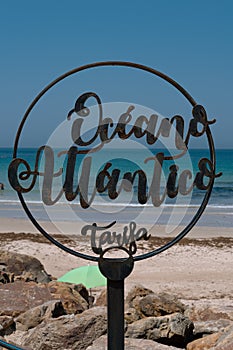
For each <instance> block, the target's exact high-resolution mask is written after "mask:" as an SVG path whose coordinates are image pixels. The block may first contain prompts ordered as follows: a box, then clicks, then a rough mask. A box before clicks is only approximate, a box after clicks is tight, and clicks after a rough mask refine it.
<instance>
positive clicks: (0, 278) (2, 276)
mask: <svg viewBox="0 0 233 350" xmlns="http://www.w3.org/2000/svg"><path fill="white" fill-rule="evenodd" d="M14 277H15V276H14V274H13V273H10V272H5V271H0V283H3V284H6V283H12V282H14V279H15V278H14Z"/></svg>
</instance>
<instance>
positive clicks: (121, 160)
mask: <svg viewBox="0 0 233 350" xmlns="http://www.w3.org/2000/svg"><path fill="white" fill-rule="evenodd" d="M157 152H158V150H157ZM12 153H13V150H12V149H11V148H1V149H0V182H1V183H3V184H4V190H1V191H0V209H1V210H0V217H15V218H25V213H24V211H23V209H22V207H21V204H20V202H19V199H18V196H17V193H16V192H15V190H14V189H13V188H12V187H11V185H10V183H9V181H8V166H9V164H10V162H11V160H12ZM189 155H190V159H191V165H192V167H193V172H194V173H196V172H197V171H198V161H199V159H200V158H204V157H207V158H209V151H208V150H203V149H193V150H190V151H189ZM35 156H36V149H33V148H24V149H19V151H18V157H22V158H23V159H25V160H26V161H27V162H28V163H29V164H30V166H31V168H33V167H34V164H35ZM145 157H146V155H144V158H143V153H142V150H135V149H127V150H124V149H121V150H120V151H119V150H118V151H116V150H111V149H108V150H107V151H106V152H105V153H104V154H103V153H101V152H100V155H99V156H92V157H90V159H91V172H90V178H89V187H88V196H91V194H92V193H93V189H94V184H95V180H96V174H98V173H99V172H100V171H101V170H103V168H104V166H105V164H106V163H107V162H109V161H110V162H111V164H112V169H120V170H121V172H122V174H125V173H126V172H127V171H128V172H134V171H136V170H138V169H139V168H138V167H140V165H138V164H136V163H138V162H137V160H138V159H140V158H142V159H145ZM80 159H81V161H83V157H82V156H81V157H80ZM216 159H217V162H216V163H217V166H216V172H222V176H221V177H218V178H216V179H215V184H214V188H213V190H212V193H211V198H210V200H209V203H208V209H209V210H210V209H211V210H212V211H213V213H214V212H219V211H220V212H225V213H228V216H227V218H226V221H225V222H224V225H223V226H228V227H230V225H232V215H233V150H232V149H218V150H216ZM66 161H67V159H66V160H64V164H66V163H65V162H66ZM56 162H57V159H55V166H54V168H55V170H56V171H57V170H59V167H60V164H58V163H56ZM187 162H188V163H187ZM187 162H186V163H187V164H188V167H190V163H189V162H190V160H189V159H188V160H187ZM41 164H42V165H43V160H42V161H41ZM143 164H144V165H143V166H145V169H144V171H145V173H146V174H147V176H148V179H149V177H151V176H152V172H153V163H152V162H150V161H149V162H147V163H146V164H145V162H144V163H143ZM65 166H66V165H65ZM76 166H77V167H78V169H77V173H78V171H80V164H78V165H77V164H76ZM169 166H170V163H168V165H167V166H165V167H164V178H163V177H162V180H161V183H160V185H161V189H160V193H163V191H164V186H165V185H164V183H165V182H166V178H167V176H168V173H169ZM179 167H180V170H181V169H182V164H179ZM109 169H110V168H109ZM24 170H25V169H24ZM79 174H80V173H79ZM79 176H80V175H79ZM74 180H75V181H78V177H77V178H74ZM64 181H65V174H64V173H63V175H61V176H60V177H59V176H58V178H57V179H54V193H53V196H56V195H57V194H58V193H59V191H60V190H61V188H62V184H63V183H64ZM75 181H74V182H75ZM76 183H77V182H76ZM137 191H138V188H137V185H136V182H135V184H134V185H133V188H132V190H131V191H127V190H124V189H123V190H122V191H121V195H119V197H118V198H117V199H116V200H114V199H109V195H108V192H107V191H103V192H102V193H100V194H98V196H97V195H96V197H95V199H94V201H93V205H94V207H95V212H92V213H91V212H90V208H89V209H88V210H86V209H83V208H81V206H80V199H79V196H77V198H76V199H75V200H74V201H72V203H71V202H68V201H67V199H66V198H65V196H64V194H63V195H62V196H61V198H60V199H59V201H58V202H57V203H56V205H55V206H54V207H55V208H59V212H60V213H61V208H62V206H64V208H67V205H69V207H72V210H73V212H76V211H79V212H80V211H81V214H80V215H79V218H81V219H82V220H83V219H84V220H87V217H88V216H90V215H96V216H97V214H98V213H99V215H100V221H101V222H102V221H109V220H111V219H109V217H108V216H109V211H108V210H109V207H111V214H113V213H114V212H120V216H119V217H120V218H124V219H126V218H127V215H129V220H133V217H134V215H133V216H132V215H131V214H129V213H131V212H133V211H134V212H135V210H137V208H139V207H141V205H140V204H139V203H138V197H137ZM131 192H132V193H131ZM204 193H205V191H201V190H198V189H196V190H194V191H193V192H192V193H191V194H190V195H188V196H182V195H179V196H177V197H176V198H175V199H171V198H166V199H165V200H164V201H163V202H162V204H161V207H163V208H165V211H166V208H167V210H168V208H172V207H175V206H176V207H177V208H185V207H186V206H188V207H191V208H198V207H199V205H200V203H201V201H202V199H203V197H204ZM178 197H179V198H178ZM24 198H25V200H26V202H27V203H28V204H29V205H30V208H32V209H35V212H36V217H37V219H40V220H45V221H46V220H49V218H50V219H51V216H52V217H53V219H54V220H56V218H57V217H59V219H61V214H57V215H58V216H56V215H55V214H54V212H55V209H54V208H53V209H52V208H51V207H50V213H48V212H47V210H44V209H41V207H42V206H41V191H40V190H39V180H38V179H37V182H36V185H35V187H34V188H33V190H32V191H31V192H29V193H28V194H25V196H24ZM98 206H99V207H98ZM125 206H127V210H123V207H125ZM145 206H147V207H148V213H150V212H153V209H154V207H153V204H152V203H151V202H149V201H148V202H147V203H145V204H144V205H143V207H145ZM97 207H98V208H101V210H100V209H97ZM156 210H158V208H157V209H156ZM52 211H53V212H52ZM106 212H107V213H106ZM90 213H91V214H90ZM146 217H147V220H149V221H150V215H147V216H146ZM105 218H106V220H105ZM166 218H167V217H166V215H165V216H164V218H163V220H166ZM63 220H71V221H72V220H74V217H73V216H72V215H68V216H67V217H65V216H64V215H63ZM143 220H144V219H143ZM152 220H153V219H152ZM162 223H163V222H162ZM207 224H208V223H207Z"/></svg>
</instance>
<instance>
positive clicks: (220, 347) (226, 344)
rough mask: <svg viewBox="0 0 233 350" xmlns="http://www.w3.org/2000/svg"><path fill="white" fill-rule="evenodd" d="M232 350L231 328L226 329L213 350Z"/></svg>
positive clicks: (232, 337)
mask: <svg viewBox="0 0 233 350" xmlns="http://www.w3.org/2000/svg"><path fill="white" fill-rule="evenodd" d="M232 349H233V326H230V327H227V328H226V329H225V331H224V332H222V333H221V336H220V337H219V338H218V341H217V344H216V347H215V350H232Z"/></svg>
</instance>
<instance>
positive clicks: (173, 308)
mask: <svg viewBox="0 0 233 350" xmlns="http://www.w3.org/2000/svg"><path fill="white" fill-rule="evenodd" d="M135 308H137V309H139V311H140V313H142V314H143V315H144V316H146V317H148V316H164V315H168V314H173V313H175V312H181V313H182V312H184V310H185V306H184V305H183V304H182V303H181V302H180V301H179V300H178V299H177V298H176V297H174V296H172V295H170V294H167V293H160V294H158V295H155V294H148V295H146V296H145V297H143V298H141V299H140V300H139V301H138V305H135Z"/></svg>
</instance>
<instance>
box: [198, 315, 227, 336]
mask: <svg viewBox="0 0 233 350" xmlns="http://www.w3.org/2000/svg"><path fill="white" fill-rule="evenodd" d="M230 325H233V321H230V320H225V319H220V320H216V321H215V320H210V321H199V322H195V323H194V334H195V335H196V336H198V337H199V338H200V337H202V336H204V335H208V334H213V333H217V332H220V331H224V329H225V328H227V327H229V326H230Z"/></svg>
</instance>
